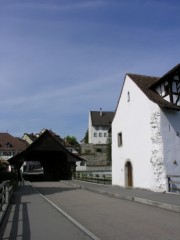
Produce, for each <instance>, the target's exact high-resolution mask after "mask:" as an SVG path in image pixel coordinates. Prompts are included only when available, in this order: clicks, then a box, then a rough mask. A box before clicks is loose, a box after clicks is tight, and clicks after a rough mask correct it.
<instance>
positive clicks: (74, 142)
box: [65, 135, 79, 151]
mask: <svg viewBox="0 0 180 240" xmlns="http://www.w3.org/2000/svg"><path fill="white" fill-rule="evenodd" d="M65 141H66V142H68V143H69V144H71V145H72V146H73V147H74V149H76V150H77V151H79V143H78V141H77V139H76V137H74V136H69V135H68V136H66V137H65Z"/></svg>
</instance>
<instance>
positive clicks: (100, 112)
mask: <svg viewBox="0 0 180 240" xmlns="http://www.w3.org/2000/svg"><path fill="white" fill-rule="evenodd" d="M99 114H100V117H102V108H100V111H99Z"/></svg>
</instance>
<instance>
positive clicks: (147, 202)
mask: <svg viewBox="0 0 180 240" xmlns="http://www.w3.org/2000/svg"><path fill="white" fill-rule="evenodd" d="M61 182H62V183H64V184H68V185H71V186H74V187H78V188H80V189H84V190H88V191H91V192H95V193H99V194H103V195H106V196H109V197H115V198H119V199H123V200H129V201H133V202H137V203H142V204H145V205H149V206H153V207H157V208H162V209H166V210H169V211H173V212H177V213H180V206H176V205H172V204H168V203H162V202H158V201H154V200H149V199H145V198H139V197H133V196H128V195H122V194H119V193H110V192H105V191H101V190H96V189H92V188H88V187H84V186H81V185H79V184H75V183H69V182H65V181H61Z"/></svg>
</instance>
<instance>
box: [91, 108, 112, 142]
mask: <svg viewBox="0 0 180 240" xmlns="http://www.w3.org/2000/svg"><path fill="white" fill-rule="evenodd" d="M113 117H114V112H107V111H106V112H105V111H102V110H101V109H100V111H90V112H89V126H88V141H89V143H92V144H107V140H108V137H109V133H108V131H109V128H110V127H111V123H112V120H113Z"/></svg>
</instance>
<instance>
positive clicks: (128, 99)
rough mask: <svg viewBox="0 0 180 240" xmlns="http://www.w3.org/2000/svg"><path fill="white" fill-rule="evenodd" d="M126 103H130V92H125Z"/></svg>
mask: <svg viewBox="0 0 180 240" xmlns="http://www.w3.org/2000/svg"><path fill="white" fill-rule="evenodd" d="M127 101H128V102H130V92H129V91H128V92H127Z"/></svg>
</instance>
